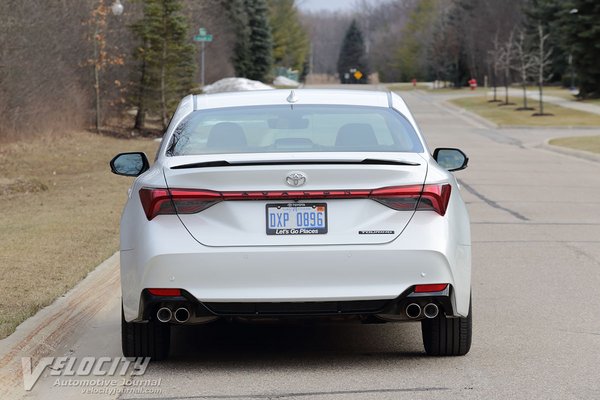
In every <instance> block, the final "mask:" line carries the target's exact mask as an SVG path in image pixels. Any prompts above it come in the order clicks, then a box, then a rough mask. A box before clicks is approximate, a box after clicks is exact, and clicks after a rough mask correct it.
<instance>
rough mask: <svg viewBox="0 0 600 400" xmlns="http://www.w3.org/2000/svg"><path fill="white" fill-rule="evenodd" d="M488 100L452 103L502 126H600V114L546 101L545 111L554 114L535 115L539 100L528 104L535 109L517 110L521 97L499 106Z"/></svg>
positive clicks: (456, 100) (453, 101) (471, 99)
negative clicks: (509, 104) (506, 104)
mask: <svg viewBox="0 0 600 400" xmlns="http://www.w3.org/2000/svg"><path fill="white" fill-rule="evenodd" d="M488 100H489V99H488V98H486V97H484V96H478V97H466V98H460V99H455V100H451V103H453V104H456V105H457V106H460V107H462V108H465V109H467V110H469V111H472V112H474V113H476V114H479V115H480V116H482V117H483V118H486V119H488V120H490V121H492V122H494V123H496V124H498V125H500V126H511V125H512V126H515V125H517V126H600V115H596V114H590V113H586V112H583V111H578V110H571V109H568V108H564V107H559V106H555V105H552V104H550V103H544V113H550V114H553V116H542V117H540V116H537V117H534V116H532V114H533V113H535V112H538V110H537V102H536V101H532V100H531V99H529V100H530V101H528V105H529V106H530V107H534V108H536V109H535V110H533V111H516V110H515V109H516V108H517V107H520V106H521V98H519V97H511V98H509V101H510V102H513V103H515V105H511V106H498V104H500V103H490V102H488Z"/></svg>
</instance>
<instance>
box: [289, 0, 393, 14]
mask: <svg viewBox="0 0 600 400" xmlns="http://www.w3.org/2000/svg"><path fill="white" fill-rule="evenodd" d="M367 1H369V2H370V3H381V2H383V1H389V0H367ZM296 4H297V5H298V8H299V9H300V10H302V11H322V10H327V11H341V12H345V11H352V9H353V8H354V6H355V4H356V0H296Z"/></svg>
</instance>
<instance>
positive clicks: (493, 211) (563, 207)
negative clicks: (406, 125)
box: [13, 92, 600, 400]
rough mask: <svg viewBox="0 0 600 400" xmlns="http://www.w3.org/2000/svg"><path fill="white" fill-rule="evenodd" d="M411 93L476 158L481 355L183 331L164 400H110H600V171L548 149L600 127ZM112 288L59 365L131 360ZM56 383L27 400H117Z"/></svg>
mask: <svg viewBox="0 0 600 400" xmlns="http://www.w3.org/2000/svg"><path fill="white" fill-rule="evenodd" d="M404 97H405V99H406V100H407V102H408V103H409V106H410V107H411V109H412V111H413V112H414V113H415V115H416V118H417V121H419V123H420V127H421V129H422V131H423V132H424V134H425V135H426V137H427V139H428V142H429V145H430V147H431V148H434V147H460V148H462V149H463V150H465V151H466V152H467V154H468V155H469V156H470V159H471V161H470V167H469V168H468V169H467V170H465V171H461V172H457V176H458V178H459V180H460V182H461V185H462V188H463V189H462V191H463V196H464V198H465V200H466V202H467V203H468V207H469V210H470V213H471V218H472V233H473V312H474V338H473V346H472V348H471V352H470V353H469V354H468V355H467V356H465V357H459V358H432V357H427V356H425V355H424V352H423V348H422V344H421V337H420V326H419V325H418V324H385V325H342V326H339V325H338V326H322V325H320V326H319V325H317V326H315V325H285V326H281V325H235V326H232V325H209V326H200V327H194V328H191V329H189V328H186V329H182V328H178V329H175V330H174V335H173V342H172V343H173V346H174V350H173V356H172V357H171V359H170V360H169V361H167V362H162V363H154V364H151V365H150V367H149V368H148V371H147V372H146V374H145V375H144V377H143V379H160V386H159V387H158V388H159V389H160V391H161V392H160V393H159V394H152V395H147V396H146V395H140V394H120V395H114V396H108V397H110V398H115V397H119V398H123V399H129V398H170V399H171V398H172V399H237V398H240V399H245V398H248V399H253V398H254V399H263V398H265V399H266V398H276V399H288V398H290V399H323V400H332V399H348V398H350V399H377V400H379V399H399V398H406V399H437V398H440V399H441V398H444V399H465V398H467V399H507V398H511V399H512V398H518V399H595V398H600V365H599V364H600V296H599V288H600V163H597V162H592V161H587V160H584V159H578V158H576V157H573V156H567V155H562V154H558V153H555V152H552V151H549V150H547V149H545V148H541V147H539V146H540V144H542V143H543V142H544V141H545V140H546V139H547V138H550V137H556V136H571V135H574V134H577V135H583V134H599V133H600V131H598V130H596V131H592V130H581V131H579V130H577V131H573V130H554V129H510V130H509V129H501V130H499V129H494V128H491V127H489V126H488V125H486V124H483V123H481V121H478V120H473V119H471V118H470V117H468V116H465V115H463V114H460V113H457V112H456V110H453V109H451V108H449V107H447V106H444V105H442V104H441V99H442V97H440V96H430V95H427V94H426V93H424V92H407V93H405V94H404ZM107 268H108V267H107ZM113 270H114V268H113ZM113 275H114V272H113ZM105 289H106V293H105V295H102V296H101V297H98V298H97V299H95V300H94V301H95V302H98V303H101V304H102V307H100V308H95V309H92V314H91V315H90V316H89V318H87V319H86V320H85V321H84V322H83V323H80V324H79V325H77V324H75V325H73V326H71V327H70V326H66V327H63V328H61V329H62V332H63V335H62V336H61V338H60V339H56V340H55V343H54V344H53V345H52V346H53V347H52V349H53V351H52V354H53V355H68V356H77V357H83V356H120V355H121V354H120V332H119V291H118V284H117V283H116V281H115V282H112V283H111V284H110V285H109V286H107V287H106V288H105ZM88 295H89V292H88ZM137 379H138V380H139V378H137ZM55 382H56V377H53V376H48V373H46V374H45V376H44V377H43V378H42V379H41V380H40V381H39V382H38V383H37V385H36V386H35V388H34V389H33V390H32V391H31V392H27V393H26V394H25V397H26V398H32V399H33V398H44V399H46V398H60V399H62V400H65V399H69V398H84V399H85V398H94V399H100V398H104V397H105V396H101V395H87V396H82V395H81V389H80V388H62V387H56V386H54V385H55ZM15 393H17V394H18V393H19V392H13V395H16V394H15ZM20 393H21V394H22V393H24V392H23V391H22V389H21V391H20Z"/></svg>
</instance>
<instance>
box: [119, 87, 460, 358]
mask: <svg viewBox="0 0 600 400" xmlns="http://www.w3.org/2000/svg"><path fill="white" fill-rule="evenodd" d="M467 162H468V159H467V157H466V155H465V154H464V153H463V152H462V151H460V150H458V149H451V148H443V149H437V150H435V152H433V155H432V154H430V151H429V149H428V148H427V145H426V144H425V141H424V140H423V137H422V135H421V133H420V132H419V129H418V127H417V125H416V123H415V121H414V119H413V116H412V115H411V113H410V111H409V110H408V108H407V107H406V104H405V103H404V101H403V100H402V98H401V97H400V96H398V95H396V94H394V93H386V92H376V91H363V90H361V91H350V90H296V91H292V92H289V91H284V90H268V91H260V92H245V93H225V94H212V95H197V96H192V95H190V96H187V97H185V98H184V99H183V100H182V101H181V103H180V104H179V106H178V108H177V111H176V112H175V114H174V116H173V119H172V121H171V123H170V125H169V128H168V129H167V131H166V132H165V134H164V137H163V140H162V143H161V146H160V149H159V151H158V154H157V156H156V160H155V162H154V164H153V165H152V166H151V167H150V165H149V162H148V159H147V157H146V155H145V154H143V153H122V154H119V155H117V156H116V157H115V158H114V159H113V160H112V161H111V163H110V164H111V169H112V171H113V172H114V173H116V174H120V175H125V176H135V177H137V178H136V179H135V181H134V182H133V185H132V187H131V189H130V191H129V199H128V201H127V204H126V206H125V210H124V211H123V216H122V219H121V287H122V296H123V311H122V344H123V353H124V355H125V356H130V357H136V356H137V357H139V356H148V357H152V358H154V359H164V358H166V357H167V356H168V353H169V341H170V328H171V326H172V325H173V324H199V323H208V322H211V321H214V320H217V319H225V320H228V321H233V320H238V319H246V320H260V319H264V318H269V319H271V320H272V319H273V318H281V319H291V318H322V319H329V320H339V319H350V320H356V321H359V322H362V323H380V322H396V321H398V322H400V321H420V322H421V326H422V332H423V342H424V347H425V351H426V353H427V354H430V355H440V356H455V355H464V354H466V353H467V352H468V351H469V348H470V346H471V331H472V323H471V300H470V297H471V238H470V227H469V217H468V214H467V210H466V208H465V204H464V202H463V200H462V198H461V195H460V190H459V187H458V185H457V182H456V180H455V178H454V176H453V174H452V173H451V172H449V171H455V170H460V169H463V168H465V167H466V166H467Z"/></svg>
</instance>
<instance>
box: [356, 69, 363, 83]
mask: <svg viewBox="0 0 600 400" xmlns="http://www.w3.org/2000/svg"><path fill="white" fill-rule="evenodd" d="M362 76H363V74H362V72H360V71H356V72H355V73H354V78H356V80H357V81H360V78H362Z"/></svg>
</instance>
